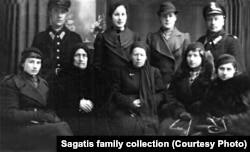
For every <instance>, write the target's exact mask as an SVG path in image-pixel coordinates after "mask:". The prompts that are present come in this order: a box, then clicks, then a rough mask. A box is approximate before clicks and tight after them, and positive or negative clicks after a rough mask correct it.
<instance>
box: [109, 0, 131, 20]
mask: <svg viewBox="0 0 250 152" xmlns="http://www.w3.org/2000/svg"><path fill="white" fill-rule="evenodd" d="M119 6H124V7H125V9H126V13H127V15H128V7H127V5H126V4H125V3H123V2H117V3H113V4H111V6H110V8H109V12H108V15H109V17H110V18H112V15H113V13H114V11H115V10H116V8H117V7H119Z"/></svg>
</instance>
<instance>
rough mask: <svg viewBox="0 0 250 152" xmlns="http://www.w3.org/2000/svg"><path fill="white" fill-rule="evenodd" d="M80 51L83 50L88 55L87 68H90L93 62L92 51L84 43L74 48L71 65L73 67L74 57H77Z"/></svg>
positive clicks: (71, 54) (72, 49)
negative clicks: (76, 54) (77, 52)
mask: <svg viewBox="0 0 250 152" xmlns="http://www.w3.org/2000/svg"><path fill="white" fill-rule="evenodd" d="M78 49H83V50H84V51H85V52H86V53H87V57H88V64H87V67H89V66H90V64H91V60H92V59H91V52H90V49H89V48H88V46H87V45H86V44H84V43H77V44H75V45H73V46H72V48H71V53H70V64H71V65H73V63H74V56H75V53H76V51H77V50H78Z"/></svg>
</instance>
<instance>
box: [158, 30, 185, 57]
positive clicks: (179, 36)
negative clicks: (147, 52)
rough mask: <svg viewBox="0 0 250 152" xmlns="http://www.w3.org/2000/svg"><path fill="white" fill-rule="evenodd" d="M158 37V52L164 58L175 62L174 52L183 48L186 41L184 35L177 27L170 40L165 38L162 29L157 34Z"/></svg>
mask: <svg viewBox="0 0 250 152" xmlns="http://www.w3.org/2000/svg"><path fill="white" fill-rule="evenodd" d="M156 36H157V37H158V38H157V39H158V41H156V42H155V48H156V50H157V51H158V52H159V53H161V54H163V55H164V56H166V57H169V58H171V59H173V60H175V57H174V55H173V53H172V52H174V51H175V50H177V49H179V48H180V47H181V46H182V43H183V41H184V37H183V33H181V32H180V31H179V30H178V29H177V28H176V27H175V28H174V29H173V32H172V34H171V36H170V37H169V39H168V40H166V39H165V38H164V37H163V33H162V29H160V30H159V31H158V32H157V34H156Z"/></svg>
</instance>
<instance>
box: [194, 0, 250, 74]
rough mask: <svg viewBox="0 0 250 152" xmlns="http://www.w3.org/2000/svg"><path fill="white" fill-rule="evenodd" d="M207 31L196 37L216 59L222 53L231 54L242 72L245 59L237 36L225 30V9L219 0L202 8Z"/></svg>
mask: <svg viewBox="0 0 250 152" xmlns="http://www.w3.org/2000/svg"><path fill="white" fill-rule="evenodd" d="M203 16H204V19H205V22H206V25H207V33H206V34H205V35H204V36H202V37H200V38H199V39H198V41H199V42H201V43H202V44H204V46H205V50H206V51H210V52H211V54H212V55H213V57H214V59H215V60H216V59H217V58H218V57H219V56H220V55H222V54H225V53H226V54H231V55H233V56H235V58H236V60H237V61H238V68H239V69H238V70H239V71H242V72H244V71H245V70H246V69H245V60H244V57H243V53H242V47H241V45H240V41H239V40H238V38H237V37H236V36H234V35H232V34H229V33H227V32H226V31H225V29H224V26H225V20H226V9H225V5H223V4H221V3H219V2H210V3H209V4H208V5H206V6H205V7H204V8H203Z"/></svg>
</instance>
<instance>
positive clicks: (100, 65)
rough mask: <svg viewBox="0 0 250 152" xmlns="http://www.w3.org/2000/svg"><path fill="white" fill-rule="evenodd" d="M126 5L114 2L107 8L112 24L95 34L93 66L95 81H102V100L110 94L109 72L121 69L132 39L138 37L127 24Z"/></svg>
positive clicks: (124, 63)
mask: <svg viewBox="0 0 250 152" xmlns="http://www.w3.org/2000/svg"><path fill="white" fill-rule="evenodd" d="M127 11H128V10H127V6H126V5H125V4H123V3H114V4H112V5H111V7H110V9H109V17H110V18H111V19H112V26H111V27H109V28H108V29H106V31H105V32H104V33H100V34H99V35H97V37H96V40H95V42H94V48H95V53H94V68H95V71H96V73H95V75H96V76H99V77H96V80H97V81H99V82H97V83H99V84H100V83H102V87H103V88H102V90H101V91H103V90H105V92H104V94H105V96H106V97H104V100H106V99H107V97H108V96H109V94H110V91H111V88H110V87H108V86H110V85H109V84H110V83H111V75H110V74H111V73H112V72H113V71H114V70H116V69H122V68H124V67H125V66H127V64H128V63H129V61H130V57H129V51H130V48H131V45H132V44H133V43H134V41H136V40H138V39H139V37H138V36H137V35H136V34H135V33H134V32H133V31H131V30H130V29H129V28H128V27H127V26H126V24H127V17H128V12H127Z"/></svg>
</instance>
